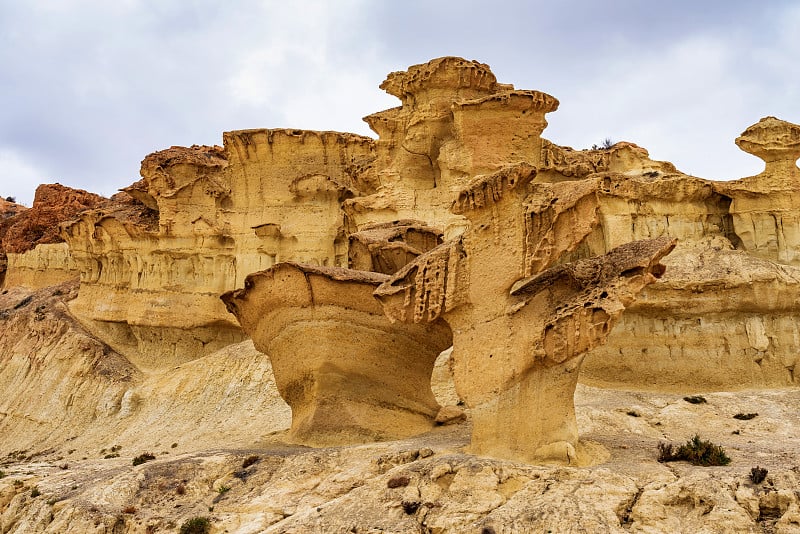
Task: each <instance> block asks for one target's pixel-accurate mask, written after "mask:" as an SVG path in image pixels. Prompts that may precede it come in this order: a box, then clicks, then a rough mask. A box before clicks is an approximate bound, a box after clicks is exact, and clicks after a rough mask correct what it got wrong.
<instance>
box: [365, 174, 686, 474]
mask: <svg viewBox="0 0 800 534" xmlns="http://www.w3.org/2000/svg"><path fill="white" fill-rule="evenodd" d="M536 172H537V171H536V168H535V167H533V166H532V165H529V164H525V163H522V164H517V165H512V166H508V167H504V168H502V169H500V170H498V171H496V172H494V173H491V174H487V175H480V176H476V177H475V178H473V179H472V180H471V181H470V182H469V183H468V184H467V186H466V187H465V188H464V189H462V190H461V191H460V192H459V193H458V195H457V197H456V199H455V201H454V203H453V206H452V211H453V212H455V213H461V214H463V215H464V216H465V217H466V218H467V219H468V220H469V223H470V224H469V225H468V227H467V229H466V231H465V233H464V234H463V235H462V236H461V237H459V238H457V239H455V240H452V241H448V242H446V243H444V244H442V245H441V246H439V247H437V248H435V249H433V250H431V251H430V252H427V253H425V254H423V255H421V256H419V257H418V258H417V259H416V260H414V261H413V262H412V263H410V264H408V265H406V266H405V267H404V268H403V269H401V270H400V271H398V272H397V273H395V274H394V275H393V276H392V277H391V279H389V280H388V281H387V282H385V283H384V284H382V285H381V286H380V287H378V289H377V290H376V292H375V296H376V297H377V298H378V299H379V300H380V301H381V303H382V304H383V306H384V311H385V313H386V314H387V315H388V316H389V317H391V318H393V319H394V320H398V321H409V322H421V323H424V322H426V321H432V320H439V318H440V317H441V318H443V319H444V320H446V321H447V322H448V324H450V326H451V328H452V329H453V356H452V358H453V371H454V379H455V386H456V390H457V391H458V393H459V396H460V397H461V398H462V399H463V400H464V401H465V402H466V403H467V405H468V406H469V407H470V408H471V409H472V415H473V433H472V450H473V451H474V452H477V453H480V454H485V455H488V456H496V457H501V458H510V459H515V460H523V461H530V462H540V461H555V462H563V463H573V462H575V461H583V460H582V459H580V458H578V455H577V453H576V447H577V445H578V431H577V425H576V422H575V410H574V405H573V400H572V397H573V393H574V390H575V384H576V380H577V376H578V369H579V367H580V363H581V361H582V358H581V356H582V355H583V354H584V353H585V352H586V351H588V350H589V349H591V348H593V347H595V346H597V345H599V344H600V343H603V342H604V341H605V339H606V336H607V335H608V334H609V332H610V330H611V327H612V325H613V324H614V321H615V320H616V319H617V318H618V317H619V315H620V314H621V312H622V311H623V310H624V309H625V307H626V306H627V305H628V304H630V303H631V302H632V301H633V300H634V298H635V296H636V294H637V293H638V292H639V291H640V290H641V289H642V288H643V287H644V286H645V285H647V284H649V283H651V282H652V281H654V280H655V279H656V277H657V276H660V274H661V273H662V272H663V267H662V266H661V265H660V264H659V260H660V259H661V257H663V256H664V255H665V254H667V253H668V252H670V251H671V250H672V248H673V247H674V246H675V242H674V240H672V239H670V238H659V239H656V240H652V241H642V242H634V243H629V244H626V245H623V246H622V247H619V248H618V249H615V250H612V251H611V252H610V253H608V254H607V255H605V256H600V257H595V258H591V259H586V260H580V261H577V262H574V263H568V264H564V265H557V263H558V262H559V261H560V260H561V258H562V257H563V255H564V254H566V253H569V252H572V251H574V250H575V249H576V248H577V247H578V246H579V245H580V244H581V243H582V242H583V241H584V240H585V239H586V237H587V236H588V235H590V234H591V232H592V230H593V228H594V227H596V225H597V224H598V191H599V188H600V182H599V181H598V180H591V179H590V180H583V181H577V182H562V183H557V184H546V183H535V182H533V181H532V180H533V179H534V178H535V176H536Z"/></svg>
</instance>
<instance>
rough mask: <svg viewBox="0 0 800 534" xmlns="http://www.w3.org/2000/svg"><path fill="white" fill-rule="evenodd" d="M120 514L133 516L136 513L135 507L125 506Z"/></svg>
mask: <svg viewBox="0 0 800 534" xmlns="http://www.w3.org/2000/svg"><path fill="white" fill-rule="evenodd" d="M122 513H123V514H135V513H136V507H135V506H126V507H125V508H123V509H122Z"/></svg>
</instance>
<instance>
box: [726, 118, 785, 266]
mask: <svg viewBox="0 0 800 534" xmlns="http://www.w3.org/2000/svg"><path fill="white" fill-rule="evenodd" d="M736 144H737V145H739V148H741V149H742V150H744V151H745V152H748V153H750V154H753V155H754V156H756V157H759V158H761V159H762V160H764V163H765V168H764V171H763V172H762V173H760V174H758V175H756V176H750V177H747V178H742V179H740V180H735V181H732V182H721V183H718V184H716V185H715V187H716V189H717V190H718V191H719V192H720V193H722V194H724V195H726V196H728V197H730V198H731V199H732V200H733V201H732V202H731V207H730V213H731V219H732V220H733V227H734V230H735V232H736V235H737V236H738V237H739V239H741V242H742V248H744V250H746V251H747V252H748V253H750V254H753V255H754V256H758V257H760V258H762V259H767V260H772V261H778V262H780V263H785V264H789V265H794V266H799V265H800V197H799V196H798V195H797V192H798V190H800V168H798V167H797V159H798V158H800V125H797V124H792V123H791V122H787V121H783V120H780V119H776V118H775V117H764V118H763V119H761V120H760V121H758V122H757V123H756V124H754V125H752V126H750V127H749V128H747V129H746V130H745V131H744V132H742V135H741V136H739V137H738V138H737V139H736Z"/></svg>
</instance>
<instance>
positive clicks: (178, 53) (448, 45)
mask: <svg viewBox="0 0 800 534" xmlns="http://www.w3.org/2000/svg"><path fill="white" fill-rule="evenodd" d="M765 6H766V7H765ZM798 27H800V7H798V6H796V4H795V3H793V2H790V1H785V2H777V1H776V2H769V3H766V2H765V3H755V2H749V1H730V0H728V1H706V2H702V3H697V2H688V1H683V0H680V1H673V2H665V3H662V4H659V5H658V7H657V8H656V7H655V4H653V3H650V2H641V1H638V0H620V1H616V2H593V1H588V0H586V1H565V2H557V3H555V2H549V3H545V2H539V1H534V2H524V1H519V2H495V3H487V2H477V1H474V0H462V1H460V2H449V1H439V2H430V1H428V2H422V1H417V0H413V1H406V2H371V1H369V0H346V1H337V2H332V1H325V0H308V1H298V2H291V3H290V2H278V1H258V0H241V1H236V2H229V3H226V4H223V3H219V2H211V1H191V2H179V1H172V2H169V1H155V0H149V1H146V0H120V1H117V2H93V1H89V0H63V1H61V2H50V1H47V0H31V1H29V2H24V3H23V2H16V3H12V2H5V3H3V4H0V69H2V72H3V76H2V77H0V97H2V101H3V106H2V107H0V194H2V195H3V196H7V195H13V196H17V197H18V198H19V199H20V200H23V201H24V202H27V203H30V201H31V199H32V194H33V189H34V188H35V186H36V185H37V184H38V183H41V182H53V181H59V182H61V183H63V184H65V185H69V186H72V187H81V188H84V189H89V190H92V191H95V192H99V193H102V194H105V195H109V194H112V193H113V192H114V191H115V190H116V189H118V188H119V187H123V186H125V185H128V184H129V183H131V182H132V181H134V180H135V179H137V177H138V168H139V162H140V160H141V159H142V158H143V157H144V156H145V155H146V154H148V153H150V152H152V151H154V150H159V149H162V148H166V147H168V146H171V145H191V144H194V143H198V144H214V143H219V142H220V140H221V134H222V132H223V131H225V130H232V129H242V128H253V127H296V128H310V129H335V130H344V131H354V132H356V133H362V134H366V133H368V129H367V128H366V126H365V125H364V124H363V122H361V117H362V116H364V115H367V114H369V113H372V112H374V111H377V110H380V109H385V108H387V107H391V106H394V105H396V104H397V102H396V100H394V99H393V98H392V97H390V96H388V95H386V94H384V93H383V92H381V91H380V90H379V89H378V88H377V85H378V84H379V83H380V82H381V81H382V80H383V78H384V76H385V75H386V74H387V73H388V72H389V71H391V70H398V69H404V68H406V67H407V66H408V65H411V64H415V63H420V62H424V61H427V60H428V59H431V58H433V57H437V56H441V55H448V54H453V55H461V56H465V57H468V58H470V59H478V60H480V61H483V62H486V63H488V64H489V65H491V66H492V68H493V70H494V71H495V73H496V74H497V76H498V79H500V81H503V82H507V83H514V84H515V85H516V86H517V87H521V88H529V89H540V90H544V91H547V92H549V93H551V94H553V95H554V96H556V97H558V98H559V100H561V103H562V104H561V108H560V109H559V111H557V112H556V113H553V114H551V115H550V116H549V117H548V120H549V121H550V127H549V128H548V129H547V130H546V131H545V136H546V137H548V138H549V139H552V140H553V141H555V142H558V143H562V144H569V145H573V146H577V147H585V146H590V145H591V144H592V143H597V142H600V141H602V140H603V138H605V137H612V138H613V139H615V140H623V139H624V140H629V141H633V142H636V143H637V144H640V145H642V146H644V147H646V148H648V149H649V150H650V152H651V155H652V156H653V157H656V158H661V159H669V160H671V161H673V162H674V163H676V165H677V166H678V167H679V168H681V169H682V170H684V171H686V172H690V173H693V174H696V175H700V176H703V177H708V178H717V179H730V178H736V177H740V176H744V175H747V174H752V173H754V172H757V171H758V170H759V162H758V161H757V160H755V159H754V158H752V157H750V156H748V155H746V154H744V153H742V152H740V151H739V150H738V149H737V148H736V146H735V145H734V144H733V139H734V138H735V137H736V135H738V134H739V133H740V132H741V131H742V130H743V129H744V128H746V127H747V126H749V125H750V124H751V123H753V122H755V121H757V120H758V119H759V118H760V117H762V116H764V115H768V114H771V115H776V116H779V117H781V118H784V119H786V120H790V121H793V122H800V116H798V110H797V106H796V102H798V97H800V89H799V88H800V81H799V80H798V78H799V77H800V74H798V70H797V68H796V61H797V57H800V37H798V35H800V32H797V28H798Z"/></svg>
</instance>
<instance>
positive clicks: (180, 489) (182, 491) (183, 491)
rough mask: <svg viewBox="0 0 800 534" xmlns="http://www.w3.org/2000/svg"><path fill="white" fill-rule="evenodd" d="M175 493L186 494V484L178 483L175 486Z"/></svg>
mask: <svg viewBox="0 0 800 534" xmlns="http://www.w3.org/2000/svg"><path fill="white" fill-rule="evenodd" d="M175 493H177V494H178V495H186V486H184V485H183V483H181V484H178V486H177V487H176V488H175Z"/></svg>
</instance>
